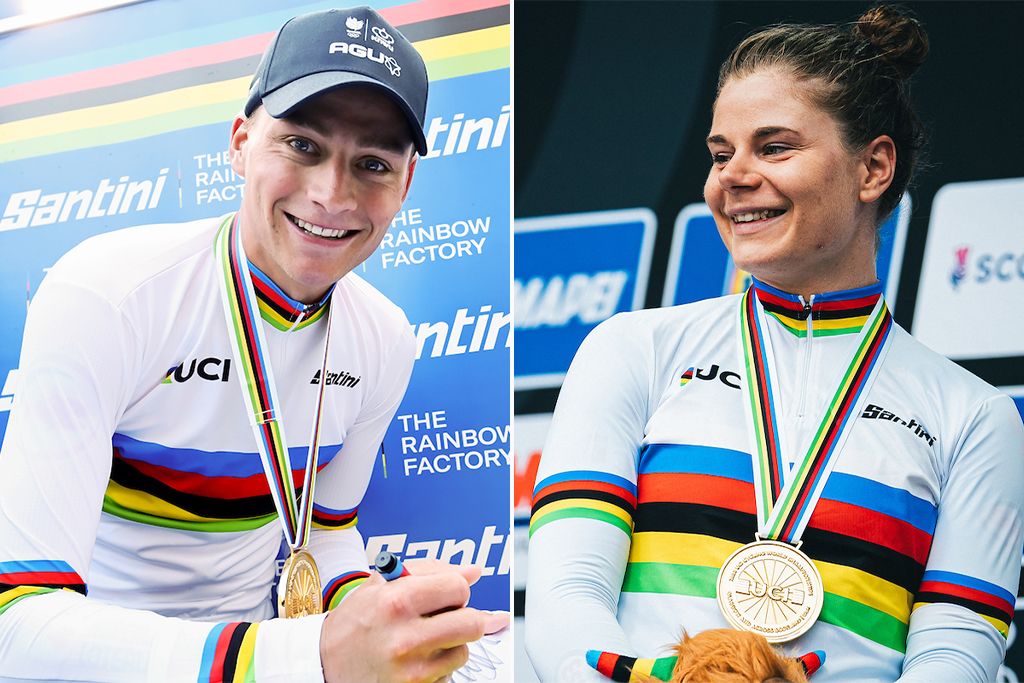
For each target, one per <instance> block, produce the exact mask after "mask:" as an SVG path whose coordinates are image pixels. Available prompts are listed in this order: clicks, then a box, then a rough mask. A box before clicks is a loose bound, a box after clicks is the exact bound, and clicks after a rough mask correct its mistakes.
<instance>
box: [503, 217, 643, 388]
mask: <svg viewBox="0 0 1024 683" xmlns="http://www.w3.org/2000/svg"><path fill="white" fill-rule="evenodd" d="M655 228H656V219H655V217H654V213H653V212H651V211H650V210H649V209H623V210H619V211H597V212H592V213H576V214H565V215H560V216H545V217H542V218H526V219H520V220H517V221H516V225H515V242H516V254H517V256H516V263H515V283H514V287H515V309H516V320H515V328H516V354H515V356H516V357H515V377H516V381H515V386H516V389H538V388H542V387H557V386H560V385H561V383H562V379H564V377H565V373H566V371H567V370H568V369H569V363H570V362H571V361H572V358H573V356H574V355H575V354H576V349H577V348H579V345H580V343H581V342H582V341H583V339H584V338H585V337H586V336H587V334H588V333H589V332H590V331H591V330H592V329H594V328H595V327H597V325H598V324H599V323H601V322H602V321H604V320H607V319H608V318H610V317H612V316H613V315H614V314H616V313H619V312H621V311H634V310H637V309H640V308H643V303H644V296H645V294H646V293H647V275H648V272H649V271H650V267H651V250H652V249H653V247H654V233H655Z"/></svg>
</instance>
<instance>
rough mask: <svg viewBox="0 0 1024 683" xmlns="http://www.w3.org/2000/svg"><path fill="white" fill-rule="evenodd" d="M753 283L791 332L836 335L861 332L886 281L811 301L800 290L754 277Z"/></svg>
mask: <svg viewBox="0 0 1024 683" xmlns="http://www.w3.org/2000/svg"><path fill="white" fill-rule="evenodd" d="M751 286H752V287H753V288H754V293H755V294H756V295H757V299H758V301H760V302H761V306H762V307H763V308H764V311H765V313H767V314H768V315H770V316H771V317H773V318H775V319H776V320H777V321H778V322H779V323H780V324H781V325H782V326H783V328H785V329H786V330H787V331H788V332H790V333H792V334H793V335H795V336H797V337H806V336H807V330H808V329H809V328H811V329H813V332H814V336H816V337H823V336H833V335H839V334H852V333H856V332H860V330H861V328H862V327H863V326H864V323H865V322H867V319H868V316H869V315H870V314H871V309H873V308H874V307H875V304H876V303H877V302H878V299H879V298H880V297H881V296H882V283H881V282H876V283H874V284H873V285H868V286H867V287H858V288H856V289H844V290H840V291H836V292H823V293H821V294H813V295H811V298H810V300H809V301H806V300H804V298H803V297H801V296H799V295H797V294H790V293H789V292H784V291H783V290H781V289H778V288H776V287H772V286H771V285H769V284H767V283H764V282H761V281H759V280H757V279H756V278H751Z"/></svg>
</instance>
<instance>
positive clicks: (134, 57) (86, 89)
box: [0, 0, 509, 162]
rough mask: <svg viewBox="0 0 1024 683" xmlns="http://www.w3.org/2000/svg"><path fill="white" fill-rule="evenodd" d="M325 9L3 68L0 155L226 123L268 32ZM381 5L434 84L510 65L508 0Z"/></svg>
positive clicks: (0, 158) (321, 5)
mask: <svg viewBox="0 0 1024 683" xmlns="http://www.w3.org/2000/svg"><path fill="white" fill-rule="evenodd" d="M377 4H386V3H377ZM331 6H333V5H332V4H331V3H330V2H313V3H310V4H307V5H303V6H298V7H294V8H292V9H289V10H282V11H279V12H274V13H268V14H263V15H256V16H251V17H246V18H243V19H238V20H235V21H231V22H227V23H224V24H219V25H213V26H205V27H201V28H197V29H191V30H187V31H179V32H176V33H169V34H166V35H162V36H159V37H158V38H151V39H147V40H143V41H138V42H135V43H127V44H123V45H119V46H117V47H116V49H113V48H104V49H99V50H95V51H93V52H89V53H83V54H81V55H76V56H75V58H74V60H69V59H62V60H53V61H52V62H46V63H42V64H39V65H36V66H35V67H34V68H33V69H31V70H26V69H7V70H0V162H4V161H13V160H16V159H27V158H31V157H38V156H42V155H45V154H54V153H58V152H67V151H69V150H75V149H87V148H91V147H98V146H102V145H110V144H114V143H118V142H125V141H128V140H137V139H140V138H145V137H149V136H153V135H160V134H164V133H170V132H173V131H177V130H183V129H187V128H193V127H197V126H203V125H208V124H212V123H223V122H226V121H230V120H231V119H232V117H233V116H234V115H235V114H236V113H237V112H238V111H239V110H240V109H241V105H242V103H243V102H244V100H245V96H246V93H247V92H248V88H249V80H250V78H251V76H252V74H253V72H255V71H256V65H257V63H258V62H259V58H260V55H261V54H262V52H263V49H264V48H265V47H266V46H267V44H268V43H269V42H270V39H271V38H272V37H273V33H274V31H276V30H277V28H278V27H279V26H280V25H281V24H282V23H284V21H285V20H286V19H288V18H289V17H291V16H293V15H295V14H300V13H303V12H308V11H313V10H318V9H326V8H328V7H331ZM379 11H380V14H381V15H382V16H383V17H384V18H385V19H387V20H388V21H389V22H391V24H392V25H394V26H395V27H397V28H398V29H399V30H401V31H402V33H403V34H404V35H405V36H406V37H407V38H408V39H409V40H410V41H412V43H413V44H414V45H415V46H416V48H417V49H418V50H419V52H420V54H422V55H423V59H424V61H425V62H426V65H427V73H428V75H429V77H430V80H431V81H433V82H437V81H441V80H445V79H449V78H457V77H460V76H467V75H471V74H475V73H482V72H486V71H494V70H498V69H507V68H508V67H509V2H508V0H420V1H419V2H410V3H407V4H401V5H396V6H391V7H382V8H381V9H380V10H379ZM182 46H185V47H182ZM126 56H127V58H128V59H130V61H124V60H125V59H126Z"/></svg>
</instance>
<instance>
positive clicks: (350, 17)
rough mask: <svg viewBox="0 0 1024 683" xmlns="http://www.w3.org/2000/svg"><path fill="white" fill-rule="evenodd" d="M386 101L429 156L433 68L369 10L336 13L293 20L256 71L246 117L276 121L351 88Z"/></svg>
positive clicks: (377, 15)
mask: <svg viewBox="0 0 1024 683" xmlns="http://www.w3.org/2000/svg"><path fill="white" fill-rule="evenodd" d="M356 83H359V84H366V85H371V86H374V87H377V88H380V89H381V90H382V91H383V92H385V93H386V94H388V95H389V96H390V97H391V98H392V99H393V100H394V102H395V104H397V105H398V108H399V109H401V110H402V113H404V114H405V117H406V118H407V119H408V121H409V129H410V131H411V132H412V137H413V143H414V144H415V146H416V151H417V152H419V153H420V154H421V155H425V154H426V153H427V142H426V138H425V137H424V134H423V121H424V118H425V117H426V114H427V67H426V65H424V64H423V58H422V57H421V56H420V53H419V52H417V51H416V48H414V47H413V46H412V43H410V42H409V41H408V40H406V39H405V36H403V35H402V34H401V33H399V32H398V30H397V29H395V27H393V26H392V25H391V24H389V23H388V22H386V21H385V20H384V18H383V17H381V16H380V15H379V14H377V12H375V11H374V10H372V9H370V8H369V7H354V8H352V9H330V10H324V11H320V12H311V13H309V14H303V15H300V16H297V17H294V18H292V19H289V20H288V21H287V22H286V23H285V25H284V26H282V27H281V30H280V31H278V32H277V36H276V37H275V38H274V40H273V41H272V42H271V43H270V45H269V46H267V50H266V52H264V53H263V59H261V60H260V65H259V66H258V67H257V69H256V74H255V76H253V80H252V84H251V85H250V86H249V98H248V99H247V100H246V102H245V115H246V116H250V115H251V114H252V113H253V112H254V111H256V108H257V107H259V106H260V105H261V104H262V105H263V107H264V109H266V111H267V113H268V114H270V115H271V116H273V117H274V118H277V119H279V118H283V117H285V116H288V114H290V113H291V112H292V111H294V110H295V109H296V108H297V107H298V106H300V105H301V104H302V103H304V102H306V101H307V100H309V99H311V98H313V97H316V96H318V95H321V94H323V93H325V92H328V91H330V90H334V89H336V88H341V87H343V86H346V85H350V84H356Z"/></svg>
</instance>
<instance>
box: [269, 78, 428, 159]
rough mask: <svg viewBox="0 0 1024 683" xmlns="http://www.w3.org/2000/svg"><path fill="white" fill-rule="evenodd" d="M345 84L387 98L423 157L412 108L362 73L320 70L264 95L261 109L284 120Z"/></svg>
mask: <svg viewBox="0 0 1024 683" xmlns="http://www.w3.org/2000/svg"><path fill="white" fill-rule="evenodd" d="M347 85H370V86H374V87H376V88H378V89H379V90H380V91H381V92H383V93H385V94H387V95H388V96H390V97H391V99H392V100H393V101H394V103H395V104H397V105H398V108H399V109H401V110H402V113H403V114H405V118H406V119H407V120H408V122H409V130H410V132H411V133H412V137H413V145H414V146H415V147H416V151H417V152H419V154H420V156H426V154H427V141H426V139H425V138H424V137H423V128H422V126H420V122H419V119H418V118H417V116H416V114H415V113H414V112H413V110H412V107H410V106H409V103H408V102H406V101H405V99H404V98H403V97H402V96H401V95H399V94H398V93H397V92H395V91H394V90H392V89H391V88H390V87H388V86H387V85H386V84H384V83H381V82H380V81H378V80H377V79H375V78H370V77H369V76H364V75H363V74H358V73H352V72H350V71H323V72H320V73H315V74H310V75H308V76H303V77H302V78H299V79H297V80H294V81H292V82H291V83H288V84H286V85H282V86H281V87H280V88H278V89H277V90H275V91H274V92H271V93H267V94H266V95H264V96H263V108H264V109H266V110H267V113H268V114H270V115H271V116H273V117H274V118H275V119H280V118H284V117H285V116H288V115H289V114H290V113H292V112H293V111H295V109H296V108H298V107H299V106H300V105H302V104H303V103H304V102H306V101H308V100H310V99H312V98H314V97H316V96H318V95H322V94H324V93H326V92H329V91H331V90H337V89H338V88H342V87H345V86H347Z"/></svg>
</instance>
